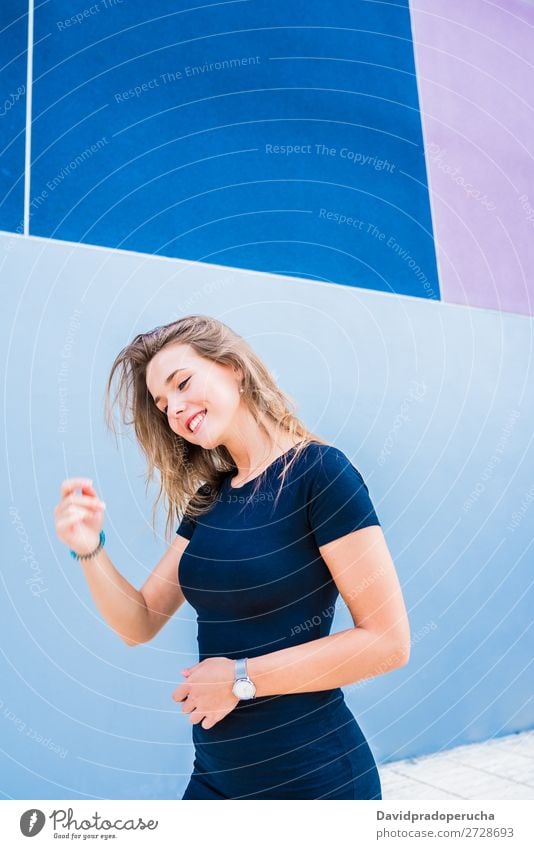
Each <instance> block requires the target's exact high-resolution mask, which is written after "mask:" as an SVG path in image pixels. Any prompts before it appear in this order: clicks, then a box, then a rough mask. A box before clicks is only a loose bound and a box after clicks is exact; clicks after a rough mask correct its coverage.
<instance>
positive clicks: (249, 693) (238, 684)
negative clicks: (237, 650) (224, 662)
mask: <svg viewBox="0 0 534 849" xmlns="http://www.w3.org/2000/svg"><path fill="white" fill-rule="evenodd" d="M232 692H233V694H234V696H235V697H236V698H237V699H255V698H256V687H255V686H254V684H253V682H252V681H251V680H250V678H249V677H248V675H247V658H246V657H241V658H239V660H236V662H235V681H234V686H233V687H232Z"/></svg>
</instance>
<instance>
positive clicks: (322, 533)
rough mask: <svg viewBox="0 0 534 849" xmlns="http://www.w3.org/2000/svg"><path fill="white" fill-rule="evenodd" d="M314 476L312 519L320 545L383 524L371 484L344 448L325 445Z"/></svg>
mask: <svg viewBox="0 0 534 849" xmlns="http://www.w3.org/2000/svg"><path fill="white" fill-rule="evenodd" d="M311 477H312V480H311V487H310V497H309V503H308V518H309V523H310V526H311V529H312V532H313V534H314V536H315V541H316V543H317V545H318V546H321V545H326V543H328V542H332V540H335V539H338V538H339V537H342V536H345V534H350V533H352V531H358V530H360V529H361V528H366V527H368V526H369V525H380V521H379V519H378V516H377V514H376V511H375V508H374V506H373V503H372V501H371V497H370V495H369V490H368V488H367V485H366V483H365V481H364V480H363V478H362V476H361V474H360V472H359V471H358V469H356V468H355V466H353V465H352V463H351V462H350V460H349V459H348V457H347V456H346V455H345V454H344V453H343V451H340V450H339V449H338V448H335V447H334V446H333V445H327V446H321V448H320V452H319V456H317V458H316V459H315V460H314V462H313V463H312V466H311Z"/></svg>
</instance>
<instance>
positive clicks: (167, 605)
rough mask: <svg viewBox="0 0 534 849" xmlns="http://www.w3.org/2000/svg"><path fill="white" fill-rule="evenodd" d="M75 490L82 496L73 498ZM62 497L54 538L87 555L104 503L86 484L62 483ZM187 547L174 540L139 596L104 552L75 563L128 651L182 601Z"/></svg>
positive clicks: (80, 480)
mask: <svg viewBox="0 0 534 849" xmlns="http://www.w3.org/2000/svg"><path fill="white" fill-rule="evenodd" d="M76 489H81V490H82V495H81V496H78V495H75V494H74V493H75V490H76ZM84 493H85V494H84ZM61 496H62V497H61V501H60V503H59V504H58V505H57V507H56V509H55V519H56V531H57V534H58V536H59V538H60V539H61V541H62V542H64V543H65V544H66V545H68V546H69V547H70V548H73V549H74V551H76V552H78V554H84V553H89V552H90V551H92V550H94V549H95V548H96V546H97V545H98V539H99V534H100V529H101V527H102V524H103V516H104V508H103V506H102V502H101V501H100V499H99V498H98V497H97V496H96V492H95V490H94V488H93V487H92V485H91V483H90V482H89V481H88V480H87V479H85V478H72V479H69V480H66V481H63V483H62V485H61ZM188 543H189V540H187V539H185V537H182V536H179V535H176V537H175V539H174V540H173V542H172V544H171V545H170V546H169V548H168V549H167V551H166V552H165V554H164V555H163V557H162V558H161V560H160V561H159V563H158V564H157V565H156V567H155V568H154V570H153V572H152V573H151V574H150V575H149V577H148V578H147V580H146V581H145V583H144V584H143V586H142V587H141V589H140V590H136V589H135V587H133V586H132V584H130V583H129V582H128V581H127V580H126V578H124V577H123V576H122V575H121V574H120V572H119V571H118V570H117V569H116V568H115V566H114V565H113V563H112V562H111V560H110V559H109V557H108V555H107V554H106V551H105V549H104V548H101V549H100V551H99V552H98V554H97V555H95V557H92V558H91V559H90V560H80V561H78V563H79V564H80V565H81V567H82V569H83V571H84V574H85V577H86V579H87V583H88V584H89V589H90V590H91V595H92V596H93V599H94V601H95V604H96V606H97V607H98V609H99V611H100V613H101V614H102V617H103V618H104V619H105V621H106V622H107V623H108V625H110V627H111V628H113V630H114V631H116V633H117V634H118V635H119V636H120V637H121V639H123V640H124V642H125V643H126V644H127V645H129V646H135V645H138V644H139V643H146V642H148V640H151V639H152V638H153V637H154V636H155V635H156V634H157V633H158V631H159V630H160V629H161V628H162V627H163V626H164V625H165V624H166V622H168V620H169V619H170V617H171V616H173V614H174V613H175V612H176V611H177V610H178V608H179V607H180V605H181V604H183V602H184V601H185V598H184V595H183V593H182V591H181V588H180V585H179V581H178V566H179V563H180V559H181V557H182V554H183V552H184V551H185V549H186V548H187V545H188Z"/></svg>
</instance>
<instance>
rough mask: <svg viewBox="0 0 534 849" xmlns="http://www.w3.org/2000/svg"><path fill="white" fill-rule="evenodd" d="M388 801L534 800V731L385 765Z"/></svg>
mask: <svg viewBox="0 0 534 849" xmlns="http://www.w3.org/2000/svg"><path fill="white" fill-rule="evenodd" d="M379 771H380V777H381V782H382V795H383V798H384V799H458V798H462V799H534V731H525V732H523V733H521V734H511V735H509V736H507V737H499V738H496V739H492V740H487V741H485V742H484V743H473V744H469V745H466V746H458V747H457V748H455V749H448V750H447V751H445V752H434V753H432V754H430V755H424V756H422V757H420V758H409V759H407V760H403V761H395V762H394V763H391V764H384V765H383V766H379Z"/></svg>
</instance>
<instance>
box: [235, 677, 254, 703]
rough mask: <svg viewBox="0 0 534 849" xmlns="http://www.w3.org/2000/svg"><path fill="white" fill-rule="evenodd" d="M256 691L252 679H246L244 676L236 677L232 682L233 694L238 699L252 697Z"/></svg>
mask: <svg viewBox="0 0 534 849" xmlns="http://www.w3.org/2000/svg"><path fill="white" fill-rule="evenodd" d="M255 693H256V687H255V686H254V684H253V683H252V681H247V680H245V679H244V678H238V680H237V681H236V682H235V684H234V695H235V696H236V698H238V699H252V698H254V694H255Z"/></svg>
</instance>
